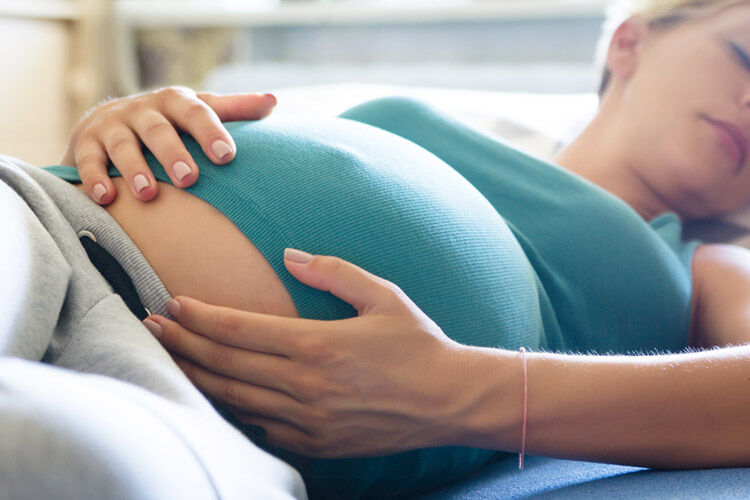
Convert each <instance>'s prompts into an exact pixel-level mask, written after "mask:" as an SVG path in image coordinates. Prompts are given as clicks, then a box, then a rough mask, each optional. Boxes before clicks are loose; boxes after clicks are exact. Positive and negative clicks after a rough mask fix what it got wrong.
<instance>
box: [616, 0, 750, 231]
mask: <svg viewBox="0 0 750 500" xmlns="http://www.w3.org/2000/svg"><path fill="white" fill-rule="evenodd" d="M638 22H639V21H636V24H638ZM640 23H641V24H640V28H638V27H637V26H636V28H635V29H634V31H635V32H638V30H639V29H640V30H641V31H640V33H641V34H642V35H643V38H642V40H644V41H643V43H642V44H641V45H640V46H639V47H638V48H637V49H635V50H632V51H631V54H630V56H628V50H627V49H628V45H627V44H628V42H627V40H625V41H624V42H623V43H624V47H625V48H624V49H623V52H622V53H621V54H620V59H617V57H618V56H617V51H615V53H614V54H613V50H612V49H610V54H609V56H608V63H609V64H610V67H611V68H612V72H613V81H612V83H613V85H616V86H617V87H618V92H617V94H618V96H619V101H618V104H619V106H618V110H619V111H618V117H619V119H618V121H619V125H620V127H621V129H622V134H623V136H622V137H623V138H624V140H623V144H625V145H626V146H625V147H627V148H628V151H627V152H626V153H624V154H627V156H628V158H629V160H630V162H629V163H630V164H631V165H637V166H638V167H637V173H638V175H640V176H642V177H643V178H644V179H647V180H648V183H649V184H650V185H651V186H654V187H656V192H658V195H659V196H660V197H662V198H663V199H664V200H665V201H667V203H668V205H670V206H675V207H688V206H690V207H694V208H693V209H692V210H686V213H690V211H692V212H694V214H693V215H696V216H701V215H713V214H717V213H723V212H727V211H731V210H734V209H736V208H739V207H740V206H742V205H743V204H745V203H747V202H750V155H748V154H747V151H748V149H747V147H748V146H750V2H743V3H741V4H738V5H735V6H734V7H730V8H727V9H724V10H722V11H720V12H718V13H716V14H713V15H711V16H707V17H700V18H696V19H691V20H687V21H683V22H681V23H680V24H677V25H675V26H673V27H669V28H667V29H658V28H657V29H649V28H648V27H647V25H646V24H645V23H644V22H642V21H641V22H640ZM615 40H616V39H615ZM613 43H615V42H613ZM623 54H624V55H623ZM615 73H618V75H617V77H615ZM614 79H617V80H618V81H617V82H616V83H615V82H614ZM729 130H732V131H733V132H729ZM732 134H734V135H741V136H742V139H740V141H739V142H741V143H742V142H744V147H738V145H737V141H736V139H734V138H733V135H732Z"/></svg>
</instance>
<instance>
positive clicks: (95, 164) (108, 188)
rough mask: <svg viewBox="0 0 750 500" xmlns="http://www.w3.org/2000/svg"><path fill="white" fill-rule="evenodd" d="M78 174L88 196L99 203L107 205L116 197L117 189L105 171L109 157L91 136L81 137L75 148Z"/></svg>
mask: <svg viewBox="0 0 750 500" xmlns="http://www.w3.org/2000/svg"><path fill="white" fill-rule="evenodd" d="M75 164H76V168H77V169H78V175H79V176H80V177H81V182H82V183H83V185H84V187H85V188H86V192H87V193H88V194H89V197H90V198H91V199H92V200H94V201H95V202H96V203H99V204H100V205H108V204H109V203H112V202H113V201H114V200H115V198H116V197H117V189H116V188H115V186H114V183H113V182H112V181H111V180H110V178H109V174H108V173H107V166H108V165H109V158H108V157H107V152H106V151H105V150H104V147H103V146H102V145H101V144H100V143H99V142H98V141H96V140H95V139H93V138H87V137H84V138H81V139H79V141H78V145H77V147H76V149H75Z"/></svg>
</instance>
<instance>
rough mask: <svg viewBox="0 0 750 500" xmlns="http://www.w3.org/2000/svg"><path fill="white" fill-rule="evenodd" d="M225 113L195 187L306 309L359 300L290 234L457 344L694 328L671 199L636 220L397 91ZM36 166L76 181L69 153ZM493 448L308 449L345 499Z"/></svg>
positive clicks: (661, 346) (614, 339)
mask: <svg viewBox="0 0 750 500" xmlns="http://www.w3.org/2000/svg"><path fill="white" fill-rule="evenodd" d="M225 125H226V127H227V129H228V130H229V132H230V133H231V134H232V136H233V137H234V140H235V142H236V144H237V151H238V153H237V156H236V157H235V159H234V160H233V161H232V162H231V163H230V164H228V165H225V166H215V165H213V164H212V163H211V162H210V161H209V160H208V159H207V158H206V157H205V156H204V154H203V153H202V151H201V148H200V146H199V145H198V144H197V143H196V142H195V141H194V140H193V139H192V138H190V137H187V136H183V139H184V141H185V144H186V145H187V148H188V150H189V151H190V153H191V155H192V156H193V158H194V159H195V160H196V162H197V164H198V167H199V169H200V177H199V180H198V182H196V184H195V185H193V186H191V187H190V188H187V191H189V192H190V193H192V194H194V195H196V196H198V197H200V198H201V199H203V200H205V201H207V202H208V203H210V204H211V205H213V206H215V207H216V208H217V209H219V210H220V211H221V212H223V213H224V214H225V215H226V216H227V217H228V218H229V219H230V220H232V222H234V224H235V225H236V226H237V227H238V228H239V229H240V230H241V231H242V232H243V233H244V234H245V235H246V236H247V237H248V238H249V239H250V240H251V241H252V242H253V244H254V245H255V246H256V247H257V248H258V250H259V251H260V252H261V253H262V254H263V255H264V257H265V258H266V259H267V260H268V262H269V263H270V265H271V266H272V267H273V268H274V270H275V271H276V273H277V274H278V275H279V277H280V278H281V280H282V282H283V284H284V285H285V287H286V288H287V290H288V291H289V293H290V295H291V297H292V299H293V301H294V303H295V305H296V307H297V310H298V311H299V314H300V316H301V317H306V318H315V319H338V318H345V317H351V316H354V315H356V311H355V310H354V309H353V308H352V307H351V306H349V305H348V304H346V303H344V302H343V301H341V300H339V299H337V298H336V297H334V296H333V295H331V294H329V293H327V292H322V291H319V290H315V289H313V288H311V287H308V286H306V285H303V284H302V283H300V282H298V281H297V280H296V279H294V278H293V277H292V276H291V275H290V274H289V273H288V272H287V271H286V269H285V267H284V265H283V250H284V248H285V247H293V248H299V249H302V250H305V251H308V252H311V253H317V254H329V255H337V256H339V257H342V258H344V259H346V260H349V261H351V262H354V263H355V264H357V265H359V266H361V267H363V268H365V269H367V270H368V271H370V272H372V273H374V274H376V275H378V276H381V277H383V278H385V279H388V280H390V281H392V282H394V283H396V284H397V285H399V286H400V287H401V288H402V289H403V290H404V292H405V293H406V294H407V295H408V296H409V297H410V298H411V299H412V300H413V301H414V302H415V303H416V304H417V305H418V306H419V307H420V308H421V309H422V310H423V311H424V312H425V313H426V314H427V315H428V316H429V317H431V318H432V319H433V320H435V322H436V323H437V324H438V325H440V327H441V328H442V329H443V331H444V332H445V333H446V334H447V335H449V336H450V337H451V338H453V339H455V340H457V341H459V342H462V343H465V344H471V345H480V346H488V347H501V348H506V349H518V347H520V346H525V347H526V348H527V349H528V350H537V351H541V350H547V351H561V352H562V351H596V352H600V353H605V352H613V353H636V352H643V351H645V350H652V349H658V350H666V351H678V350H680V349H681V348H683V347H684V346H685V345H686V342H687V333H688V328H689V319H690V298H691V279H690V262H691V260H692V254H693V252H694V250H695V247H696V246H697V244H698V243H697V242H683V241H682V240H681V237H680V233H681V225H680V221H679V219H678V218H677V217H676V216H675V215H674V214H672V213H666V214H663V215H661V216H659V217H658V218H657V219H655V220H654V221H652V222H651V223H650V224H649V223H646V222H644V221H643V219H641V217H640V216H639V215H638V214H637V213H636V212H635V211H633V210H632V209H631V208H630V207H629V206H628V205H627V204H625V203H624V202H622V201H621V200H619V199H618V198H616V197H614V196H613V195H611V194H609V193H607V192H606V191H604V190H603V189H601V188H599V187H598V186H596V185H594V184H591V183H589V182H588V181H586V180H584V179H582V178H580V177H578V176H576V175H573V174H571V173H569V172H567V171H565V170H563V169H560V168H558V167H556V166H555V165H552V164H550V163H547V162H544V161H542V160H539V159H537V158H534V157H532V156H529V155H527V154H525V153H523V152H521V151H518V150H516V149H514V148H513V147H511V146H509V145H508V144H506V143H504V142H503V141H502V140H499V139H498V138H496V137H493V136H490V135H487V134H485V133H483V132H480V131H478V130H475V129H473V128H470V127H468V126H466V125H464V124H462V123H460V122H457V121H456V120H454V119H452V118H451V117H449V116H447V115H444V114H442V113H441V112H439V111H437V110H435V109H433V108H431V107H429V106H427V105H425V104H423V103H420V102H418V101H414V100H411V99H406V98H398V97H394V98H383V99H377V100H374V101H369V102H366V103H364V104H361V105H359V106H356V107H354V108H352V109H349V110H347V111H346V112H344V113H343V114H341V115H340V117H337V118H321V117H304V116H293V115H281V114H280V115H272V116H271V117H269V118H266V119H264V120H261V121H252V122H235V123H227V124H225ZM147 160H148V163H149V165H150V167H151V168H152V170H153V172H154V175H155V176H156V178H157V179H159V180H161V181H164V182H171V181H170V180H169V178H168V176H167V175H166V173H165V171H164V169H163V168H162V167H161V165H159V163H158V162H157V161H156V160H155V159H154V158H153V156H151V155H150V153H147ZM46 170H48V171H50V172H52V173H54V174H56V175H58V176H59V177H62V178H64V179H67V180H69V181H72V182H80V178H79V177H78V175H77V171H76V170H75V168H73V167H63V166H54V167H46ZM112 174H113V175H119V173H116V172H112ZM238 425H240V426H241V424H238ZM492 455H493V452H492V451H490V450H481V449H471V448H458V447H445V448H432V449H426V450H414V451H411V452H408V453H400V454H397V455H390V456H387V457H371V458H359V459H341V460H310V461H309V462H306V463H307V464H308V466H309V468H310V469H309V470H310V471H311V473H312V474H313V475H314V476H315V477H316V478H318V479H319V480H321V481H322V483H323V485H324V487H328V488H331V489H333V490H335V491H336V492H338V493H339V494H341V495H343V496H344V497H346V498H349V497H358V496H372V497H377V496H383V495H390V496H393V495H406V494H415V493H418V492H420V491H424V490H425V489H428V488H434V487H438V486H440V485H442V484H445V483H448V482H451V481H454V480H456V479H458V478H460V477H461V476H463V475H465V474H466V473H468V472H471V471H473V470H475V469H476V468H477V467H478V466H480V465H481V464H483V463H485V462H486V461H487V460H488V459H489V458H490V457H491V456H492ZM285 458H287V459H289V455H288V454H287V455H285Z"/></svg>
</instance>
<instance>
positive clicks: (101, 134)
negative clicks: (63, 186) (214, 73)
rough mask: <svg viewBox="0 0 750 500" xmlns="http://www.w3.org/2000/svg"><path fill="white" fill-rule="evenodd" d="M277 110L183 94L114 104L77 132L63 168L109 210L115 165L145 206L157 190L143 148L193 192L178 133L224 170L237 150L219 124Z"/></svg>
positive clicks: (238, 99)
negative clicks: (192, 140) (111, 167)
mask: <svg viewBox="0 0 750 500" xmlns="http://www.w3.org/2000/svg"><path fill="white" fill-rule="evenodd" d="M275 105H276V98H275V97H274V96H273V95H271V94H265V95H261V94H235V95H217V94H213V93H208V92H202V93H197V94H196V93H195V92H194V91H192V90H190V89H188V88H184V87H168V88H164V89H160V90H155V91H153V92H148V93H145V94H139V95H135V96H129V97H123V98H121V99H115V100H112V101H109V102H107V103H105V104H102V105H100V106H99V107H97V108H95V109H94V110H93V111H91V112H90V113H89V114H88V115H87V116H86V117H85V118H84V119H83V120H81V122H80V123H79V124H78V125H76V126H75V128H74V129H73V132H72V134H71V138H70V143H69V144H68V149H67V150H66V152H65V155H64V156H63V158H62V160H61V162H60V163H61V164H63V165H71V166H75V167H77V168H78V173H79V175H80V176H81V181H82V182H83V185H84V187H85V188H86V192H87V193H89V196H90V197H91V199H93V200H94V201H95V202H97V203H99V204H101V205H107V204H109V203H112V202H113V201H114V199H115V197H116V196H117V192H116V189H115V185H114V183H113V182H112V181H111V180H110V178H109V175H108V173H107V166H108V164H109V161H110V160H111V161H112V163H114V164H115V166H116V167H117V169H118V170H119V171H120V173H121V174H122V176H123V177H124V178H125V180H126V181H127V184H128V186H130V190H131V191H132V193H133V196H135V197H136V198H137V199H139V200H141V201H148V200H151V199H153V198H154V197H155V196H156V194H157V191H158V188H157V184H156V180H155V179H154V176H153V174H152V173H151V169H150V168H149V166H148V164H147V163H146V160H145V159H144V157H143V152H142V150H141V147H142V145H145V146H146V147H147V148H148V149H149V150H150V151H151V152H152V153H153V154H154V156H155V157H156V159H157V160H158V161H159V163H161V164H162V165H163V166H164V169H165V170H166V172H167V174H168V175H169V177H170V179H171V180H172V182H173V183H174V184H175V185H176V186H178V187H182V188H184V187H188V186H191V185H193V184H194V183H195V181H196V180H197V179H198V167H197V166H196V164H195V161H193V158H192V157H191V156H190V153H188V151H187V150H186V149H185V146H184V145H183V143H182V141H181V140H180V138H179V136H178V135H177V130H176V129H180V130H184V131H186V132H187V133H189V134H190V135H192V136H193V137H194V138H195V140H196V141H198V143H199V144H200V145H201V147H202V148H203V152H204V153H205V154H206V156H208V158H210V159H211V161H213V162H214V163H217V164H224V163H227V162H229V161H231V160H232V158H234V155H235V152H236V146H235V144H234V141H233V140H232V137H231V136H230V135H229V133H228V132H227V131H226V130H225V129H224V126H223V125H222V124H221V122H222V121H237V120H258V119H261V118H264V117H266V116H268V115H269V114H270V113H271V111H272V110H273V107H274V106H275Z"/></svg>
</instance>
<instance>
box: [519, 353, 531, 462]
mask: <svg viewBox="0 0 750 500" xmlns="http://www.w3.org/2000/svg"><path fill="white" fill-rule="evenodd" d="M518 350H519V351H520V352H521V362H522V363H523V427H522V429H521V452H520V453H519V454H518V470H523V457H524V455H525V454H526V415H527V410H528V399H529V397H528V396H529V376H528V369H527V366H526V349H524V348H523V347H520V348H519V349H518Z"/></svg>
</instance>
